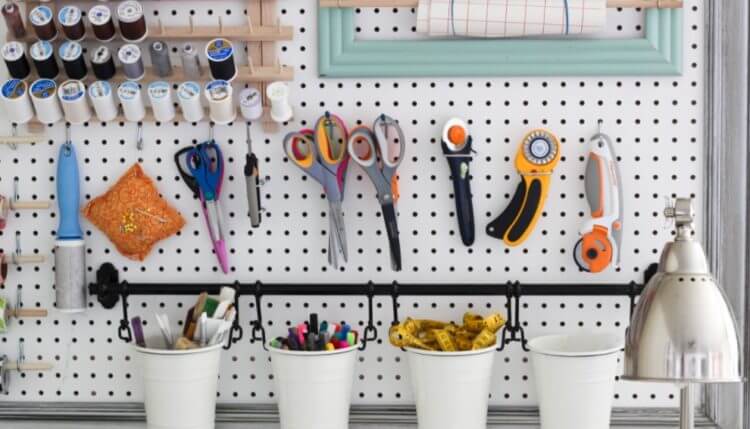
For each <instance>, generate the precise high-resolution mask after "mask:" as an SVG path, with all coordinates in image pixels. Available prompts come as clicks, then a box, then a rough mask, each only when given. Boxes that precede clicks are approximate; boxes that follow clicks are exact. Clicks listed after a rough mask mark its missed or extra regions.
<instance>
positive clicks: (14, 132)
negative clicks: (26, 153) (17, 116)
mask: <svg viewBox="0 0 750 429" xmlns="http://www.w3.org/2000/svg"><path fill="white" fill-rule="evenodd" d="M10 135H11V136H13V137H18V124H16V123H15V122H14V123H13V124H12V125H11V127H10ZM8 146H10V148H11V149H12V150H16V149H18V145H17V144H16V143H10V144H8Z"/></svg>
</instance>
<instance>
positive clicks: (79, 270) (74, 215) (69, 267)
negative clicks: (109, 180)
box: [55, 127, 86, 313]
mask: <svg viewBox="0 0 750 429" xmlns="http://www.w3.org/2000/svg"><path fill="white" fill-rule="evenodd" d="M66 131H67V134H68V135H67V136H66V137H67V141H66V142H65V144H63V145H62V146H61V147H60V153H59V156H58V159H57V204H58V207H59V211H60V213H59V219H60V224H59V227H58V229H57V241H56V242H55V297H56V305H57V309H58V310H60V311H63V312H69V313H74V312H82V311H85V310H86V276H85V268H86V261H85V255H86V251H85V246H84V241H83V231H82V230H81V223H80V220H79V212H80V210H79V204H80V187H79V186H80V179H79V173H78V160H77V159H76V152H75V148H74V147H73V143H72V142H71V141H70V134H69V133H70V128H69V127H68V129H67V130H66Z"/></svg>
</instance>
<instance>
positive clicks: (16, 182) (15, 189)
mask: <svg viewBox="0 0 750 429" xmlns="http://www.w3.org/2000/svg"><path fill="white" fill-rule="evenodd" d="M19 182H20V180H19V179H18V176H16V177H14V178H13V201H14V202H18V200H20V199H21V196H20V193H19Z"/></svg>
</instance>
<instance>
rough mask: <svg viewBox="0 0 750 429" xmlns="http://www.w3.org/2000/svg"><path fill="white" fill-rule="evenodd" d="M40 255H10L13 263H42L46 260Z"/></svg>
mask: <svg viewBox="0 0 750 429" xmlns="http://www.w3.org/2000/svg"><path fill="white" fill-rule="evenodd" d="M46 260H47V258H45V257H44V256H42V255H16V254H15V253H14V254H13V256H11V261H13V263H14V264H43V263H44V261H46Z"/></svg>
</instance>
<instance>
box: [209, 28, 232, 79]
mask: <svg viewBox="0 0 750 429" xmlns="http://www.w3.org/2000/svg"><path fill="white" fill-rule="evenodd" d="M206 58H208V67H209V70H210V71H211V78H212V79H216V80H225V81H227V82H231V81H232V80H234V78H235V77H236V76H237V66H236V65H235V64H234V47H233V46H232V42H230V41H229V40H227V39H223V38H218V39H214V40H212V41H210V42H208V44H207V45H206Z"/></svg>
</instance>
